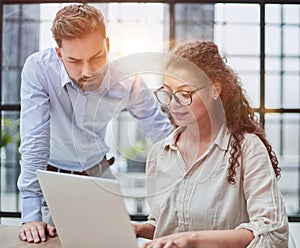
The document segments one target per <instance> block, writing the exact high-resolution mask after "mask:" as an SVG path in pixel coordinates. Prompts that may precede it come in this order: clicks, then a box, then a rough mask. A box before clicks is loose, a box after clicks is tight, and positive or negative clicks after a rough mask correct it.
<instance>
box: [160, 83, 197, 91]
mask: <svg viewBox="0 0 300 248" xmlns="http://www.w3.org/2000/svg"><path fill="white" fill-rule="evenodd" d="M163 86H164V87H167V88H169V89H170V90H172V88H171V87H170V86H169V85H167V84H166V83H165V82H164V83H163ZM185 88H189V90H192V88H191V87H190V86H189V85H187V84H183V85H180V86H179V87H177V88H176V89H175V90H184V89H185Z"/></svg>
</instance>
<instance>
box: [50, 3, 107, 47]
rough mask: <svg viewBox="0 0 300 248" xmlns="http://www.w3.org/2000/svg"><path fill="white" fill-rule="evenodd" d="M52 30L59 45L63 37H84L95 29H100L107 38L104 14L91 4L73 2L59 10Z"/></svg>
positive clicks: (59, 45)
mask: <svg viewBox="0 0 300 248" xmlns="http://www.w3.org/2000/svg"><path fill="white" fill-rule="evenodd" d="M51 31H52V35H53V38H54V39H55V41H56V43H57V46H58V47H61V43H62V40H63V39H75V38H82V37H84V36H85V35H86V34H89V33H90V32H93V31H99V32H100V33H101V35H102V36H103V38H106V28H105V22H104V17H103V15H102V14H101V12H100V11H99V10H98V9H97V8H95V7H93V6H91V5H89V4H72V5H68V6H66V7H64V8H62V9H61V10H59V11H58V12H57V14H56V16H55V18H54V20H53V24H52V28H51Z"/></svg>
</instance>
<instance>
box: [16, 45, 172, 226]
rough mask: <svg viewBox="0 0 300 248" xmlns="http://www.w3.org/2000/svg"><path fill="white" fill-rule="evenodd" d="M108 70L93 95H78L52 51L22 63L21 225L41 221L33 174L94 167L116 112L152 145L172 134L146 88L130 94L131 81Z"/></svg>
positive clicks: (100, 154)
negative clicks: (132, 120) (52, 168)
mask: <svg viewBox="0 0 300 248" xmlns="http://www.w3.org/2000/svg"><path fill="white" fill-rule="evenodd" d="M108 68H109V69H108V71H107V73H106V75H105V77H104V80H103V82H102V83H101V86H100V87H99V89H98V90H96V91H90V92H83V91H82V90H81V89H80V88H78V87H77V86H76V85H75V84H74V83H73V82H72V81H71V79H70V78H69V76H68V74H67V72H66V70H65V68H64V66H63V64H62V62H61V61H60V60H59V59H58V57H57V55H56V52H55V50H54V49H46V50H44V51H41V52H38V53H35V54H33V55H31V56H30V57H29V58H28V59H27V60H26V62H25V65H24V68H23V71H22V84H21V117H20V119H21V146H20V153H21V155H22V160H21V161H20V164H21V175H20V177H19V180H18V187H19V190H20V194H21V198H22V222H23V223H24V222H28V221H41V220H42V216H41V198H42V192H41V189H40V186H39V184H38V180H37V177H36V174H35V171H36V170H37V169H42V170H45V169H46V167H47V165H48V164H51V165H53V166H55V167H58V168H61V169H66V170H74V171H82V170H85V169H88V168H90V167H92V166H94V165H96V164H97V163H99V162H100V161H101V160H102V159H103V157H104V155H105V154H106V153H107V152H108V151H109V147H108V146H107V145H106V144H105V141H104V138H105V132H106V127H107V124H108V122H109V121H110V120H111V119H112V118H113V117H114V115H116V114H117V113H118V112H120V111H121V110H123V109H125V108H126V109H127V110H128V111H129V112H130V113H131V115H132V116H133V117H134V118H135V119H136V120H138V122H139V125H140V126H141V127H142V129H143V130H144V132H145V135H146V136H148V137H149V138H150V139H151V141H152V142H153V143H154V142H156V141H158V140H160V139H162V138H164V137H166V136H167V135H168V134H169V133H170V132H171V131H172V130H173V128H172V126H171V124H170V122H169V120H168V119H167V118H166V116H165V114H164V113H162V112H161V108H160V106H159V104H158V103H157V101H156V100H155V99H154V97H153V94H152V92H151V90H150V89H149V88H147V86H146V85H145V84H143V83H142V84H141V85H142V87H140V88H139V89H138V90H136V88H135V87H134V91H133V85H134V80H133V78H129V77H127V78H125V79H122V80H121V81H120V80H119V79H118V69H116V68H114V67H112V66H109V67H108ZM119 69H120V68H119ZM123 75H124V74H123Z"/></svg>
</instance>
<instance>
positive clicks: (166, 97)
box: [156, 90, 171, 106]
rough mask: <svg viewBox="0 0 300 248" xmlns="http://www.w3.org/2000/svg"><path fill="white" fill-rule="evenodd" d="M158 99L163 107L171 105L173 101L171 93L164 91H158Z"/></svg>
mask: <svg viewBox="0 0 300 248" xmlns="http://www.w3.org/2000/svg"><path fill="white" fill-rule="evenodd" d="M156 97H157V100H158V101H159V102H160V103H161V104H162V105H165V106H167V105H169V104H170V101H171V95H170V93H169V92H167V91H164V90H158V91H156Z"/></svg>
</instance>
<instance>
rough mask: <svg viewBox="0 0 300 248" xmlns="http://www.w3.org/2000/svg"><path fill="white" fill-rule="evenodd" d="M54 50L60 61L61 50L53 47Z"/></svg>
mask: <svg viewBox="0 0 300 248" xmlns="http://www.w3.org/2000/svg"><path fill="white" fill-rule="evenodd" d="M55 51H56V54H57V57H58V58H59V60H61V61H62V55H61V50H60V48H59V47H55Z"/></svg>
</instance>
